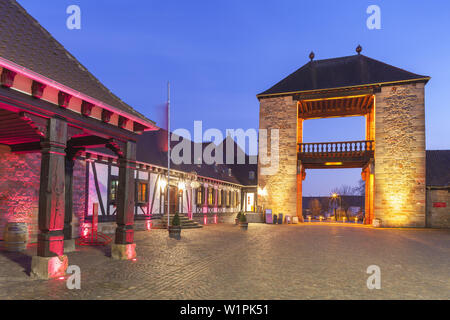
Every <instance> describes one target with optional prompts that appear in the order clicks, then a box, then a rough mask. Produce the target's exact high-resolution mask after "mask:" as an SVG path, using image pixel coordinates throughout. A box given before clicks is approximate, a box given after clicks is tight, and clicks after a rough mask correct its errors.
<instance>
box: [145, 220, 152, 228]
mask: <svg viewBox="0 0 450 320" xmlns="http://www.w3.org/2000/svg"><path fill="white" fill-rule="evenodd" d="M145 227H146V229H147V230H151V229H152V222H151V221H150V220H147V221H146V224H145Z"/></svg>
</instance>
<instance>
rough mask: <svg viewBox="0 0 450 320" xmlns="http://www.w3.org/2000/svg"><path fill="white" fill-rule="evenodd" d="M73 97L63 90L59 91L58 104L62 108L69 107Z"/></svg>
mask: <svg viewBox="0 0 450 320" xmlns="http://www.w3.org/2000/svg"><path fill="white" fill-rule="evenodd" d="M71 99H72V96H71V95H70V94H68V93H65V92H63V91H59V92H58V105H59V106H60V107H61V108H67V107H68V106H69V102H70V100H71Z"/></svg>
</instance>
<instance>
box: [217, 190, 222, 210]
mask: <svg viewBox="0 0 450 320" xmlns="http://www.w3.org/2000/svg"><path fill="white" fill-rule="evenodd" d="M216 192H217V206H218V207H221V206H222V190H219V189H217V191H216Z"/></svg>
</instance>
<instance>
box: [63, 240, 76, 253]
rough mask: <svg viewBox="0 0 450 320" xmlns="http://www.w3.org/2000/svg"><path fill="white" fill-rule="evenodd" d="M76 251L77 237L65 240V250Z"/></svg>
mask: <svg viewBox="0 0 450 320" xmlns="http://www.w3.org/2000/svg"><path fill="white" fill-rule="evenodd" d="M73 251H75V239H70V240H64V252H73Z"/></svg>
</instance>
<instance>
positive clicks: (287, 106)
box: [258, 96, 301, 216]
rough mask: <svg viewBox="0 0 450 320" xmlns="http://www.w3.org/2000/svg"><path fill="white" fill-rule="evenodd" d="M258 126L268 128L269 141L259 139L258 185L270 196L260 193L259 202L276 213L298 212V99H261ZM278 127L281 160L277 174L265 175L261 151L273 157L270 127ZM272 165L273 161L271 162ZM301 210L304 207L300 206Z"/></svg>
mask: <svg viewBox="0 0 450 320" xmlns="http://www.w3.org/2000/svg"><path fill="white" fill-rule="evenodd" d="M259 128H260V129H268V132H267V139H268V141H267V143H265V142H264V141H259V155H260V156H259V159H258V186H259V187H260V188H264V187H265V188H266V190H267V196H261V195H258V204H261V205H262V206H263V207H264V208H266V209H272V212H273V213H275V214H278V213H283V214H285V215H286V214H288V215H291V216H295V215H296V206H297V199H296V198H297V196H296V194H297V145H296V143H297V103H296V101H294V100H293V99H292V96H286V97H276V98H263V99H260V112H259ZM273 129H279V141H278V144H279V148H278V149H279V163H278V170H277V172H276V173H274V174H270V175H263V174H262V173H261V168H263V167H264V165H263V164H262V163H261V155H262V154H264V153H265V150H264V149H263V148H265V146H266V145H267V154H268V157H269V158H270V154H271V151H270V150H271V145H272V144H273V143H276V142H277V141H271V138H270V137H271V132H270V130H273ZM272 166H273V164H272ZM300 212H301V210H300Z"/></svg>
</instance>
